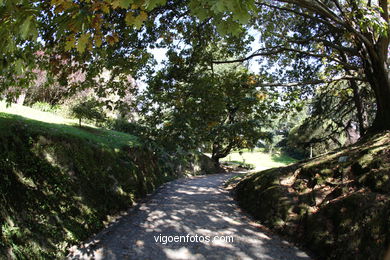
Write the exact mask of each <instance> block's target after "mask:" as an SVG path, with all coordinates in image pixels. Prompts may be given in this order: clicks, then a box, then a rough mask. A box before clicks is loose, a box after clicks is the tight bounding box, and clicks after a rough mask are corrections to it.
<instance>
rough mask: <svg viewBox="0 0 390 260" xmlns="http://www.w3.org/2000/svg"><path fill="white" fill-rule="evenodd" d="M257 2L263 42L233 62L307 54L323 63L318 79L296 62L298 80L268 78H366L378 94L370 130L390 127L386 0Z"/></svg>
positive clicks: (307, 57) (304, 80) (305, 82)
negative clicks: (308, 75)
mask: <svg viewBox="0 0 390 260" xmlns="http://www.w3.org/2000/svg"><path fill="white" fill-rule="evenodd" d="M256 6H257V8H258V9H256V12H257V13H258V18H255V19H253V24H254V25H255V26H257V28H259V30H260V31H261V33H262V38H263V39H264V42H263V46H264V47H262V48H260V49H258V50H256V51H255V52H254V53H253V54H251V55H248V56H246V57H242V58H239V59H236V60H232V61H231V62H234V61H237V62H242V61H245V60H248V59H251V58H254V57H260V56H261V57H271V58H274V60H278V61H279V65H286V63H287V60H289V61H293V63H295V64H296V65H298V63H297V62H294V59H303V60H306V61H307V62H308V63H307V64H311V66H317V67H321V69H320V70H319V72H321V73H320V74H319V76H320V77H318V78H317V79H308V78H305V77H302V76H301V75H302V74H301V75H296V74H297V70H296V67H294V69H293V71H292V73H290V75H289V76H290V77H291V78H294V76H295V78H296V80H298V82H296V83H291V82H280V81H279V82H272V83H271V84H268V85H272V86H288V87H293V86H301V85H308V84H321V83H329V82H334V81H340V80H346V79H349V80H355V81H356V80H357V81H367V82H368V83H369V85H370V87H371V89H372V91H373V93H374V94H375V98H376V117H375V120H374V122H373V124H372V126H371V128H370V131H371V132H375V131H381V130H388V129H390V82H389V72H388V67H389V63H388V48H389V32H390V31H389V30H390V28H389V5H388V1H387V0H379V1H365V0H361V1H338V0H332V1H323V0H315V1H307V0H277V1H268V0H259V1H256ZM276 55H277V56H276ZM216 62H217V63H218V61H216ZM222 62H225V61H222ZM294 74H295V75H294Z"/></svg>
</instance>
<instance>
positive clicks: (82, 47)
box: [77, 33, 89, 53]
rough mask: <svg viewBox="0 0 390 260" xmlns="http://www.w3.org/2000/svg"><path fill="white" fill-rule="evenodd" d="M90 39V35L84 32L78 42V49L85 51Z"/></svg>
mask: <svg viewBox="0 0 390 260" xmlns="http://www.w3.org/2000/svg"><path fill="white" fill-rule="evenodd" d="M88 41H89V35H88V34H86V33H83V34H82V35H81V36H80V38H79V40H78V42H77V51H78V52H80V53H83V52H84V51H85V48H86V47H87V44H88Z"/></svg>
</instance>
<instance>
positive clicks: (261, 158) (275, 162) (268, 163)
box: [221, 149, 296, 171]
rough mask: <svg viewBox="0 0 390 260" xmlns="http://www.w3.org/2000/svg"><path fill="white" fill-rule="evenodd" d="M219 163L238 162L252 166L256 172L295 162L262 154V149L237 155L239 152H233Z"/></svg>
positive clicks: (284, 156)
mask: <svg viewBox="0 0 390 260" xmlns="http://www.w3.org/2000/svg"><path fill="white" fill-rule="evenodd" d="M221 161H222V162H223V161H239V162H244V163H249V164H253V165H254V166H255V170H256V171H260V170H265V169H269V168H274V167H281V166H285V165H288V164H291V163H294V162H296V160H295V159H293V158H291V157H289V156H287V155H283V154H274V155H271V154H269V153H265V152H263V150H262V149H255V150H254V151H253V152H251V151H249V150H247V151H245V152H243V153H242V155H240V154H239V152H233V153H231V154H229V155H228V156H226V157H225V158H223V159H221Z"/></svg>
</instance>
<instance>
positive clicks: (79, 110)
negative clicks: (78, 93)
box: [71, 98, 105, 127]
mask: <svg viewBox="0 0 390 260" xmlns="http://www.w3.org/2000/svg"><path fill="white" fill-rule="evenodd" d="M71 113H72V115H73V116H74V117H76V118H78V119H79V126H80V127H81V120H82V119H87V120H94V121H95V122H96V123H99V122H102V121H104V119H105V115H104V113H103V112H102V104H101V103H100V102H99V101H98V100H96V99H95V98H88V99H86V100H80V101H79V102H77V103H76V104H74V105H73V106H72V107H71Z"/></svg>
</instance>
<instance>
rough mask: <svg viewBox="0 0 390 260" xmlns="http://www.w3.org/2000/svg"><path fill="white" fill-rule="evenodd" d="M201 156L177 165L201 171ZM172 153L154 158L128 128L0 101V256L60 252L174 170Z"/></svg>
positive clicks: (52, 255)
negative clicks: (78, 122) (79, 121)
mask: <svg viewBox="0 0 390 260" xmlns="http://www.w3.org/2000/svg"><path fill="white" fill-rule="evenodd" d="M1 111H3V112H1ZM4 111H5V112H7V113H5V112H4ZM18 111H19V112H18ZM37 115H38V118H37ZM36 119H39V120H36ZM202 158H203V157H201V156H198V155H195V156H192V158H190V160H189V162H191V164H192V166H193V167H194V169H192V168H190V167H188V166H187V165H183V166H184V167H186V166H187V169H190V170H191V173H194V172H195V167H197V171H201V170H203V169H204V168H203V165H199V164H200V163H199V161H202ZM173 159H175V158H173ZM173 159H172V160H171V161H169V160H167V159H166V158H160V157H159V155H158V154H156V153H155V152H154V151H153V150H151V149H148V148H146V147H145V146H144V145H143V143H142V140H140V139H139V138H137V137H135V136H132V135H129V134H125V133H120V132H115V131H109V130H104V129H99V128H93V127H81V128H80V127H75V126H72V121H71V120H70V121H68V120H67V119H62V118H60V117H58V116H55V115H52V114H49V113H43V112H38V111H34V110H32V109H30V108H26V107H20V106H19V107H18V106H13V107H11V108H7V109H6V108H5V107H4V106H3V107H1V110H0V172H1V175H0V194H1V196H0V209H1V210H0V225H1V237H0V259H1V256H7V257H11V258H17V259H41V258H45V259H53V258H61V257H63V255H64V253H65V252H66V248H68V247H69V246H71V245H74V244H77V243H79V242H80V241H83V240H85V239H86V238H88V237H90V236H91V235H92V234H93V233H95V232H97V231H99V230H100V229H102V228H103V227H104V225H105V223H107V221H109V220H110V216H114V215H117V214H118V213H120V212H121V211H124V210H126V209H128V208H129V207H130V206H131V205H133V204H134V202H135V201H136V200H137V199H140V198H142V197H144V196H145V195H146V194H147V193H150V192H152V191H153V190H154V189H155V188H156V187H157V186H159V185H160V184H162V183H163V182H166V181H168V180H172V179H174V178H177V177H178V176H180V175H181V174H182V173H181V172H178V171H177V169H178V168H180V167H179V165H178V164H180V163H181V162H176V161H175V160H173ZM202 162H203V161H202Z"/></svg>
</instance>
